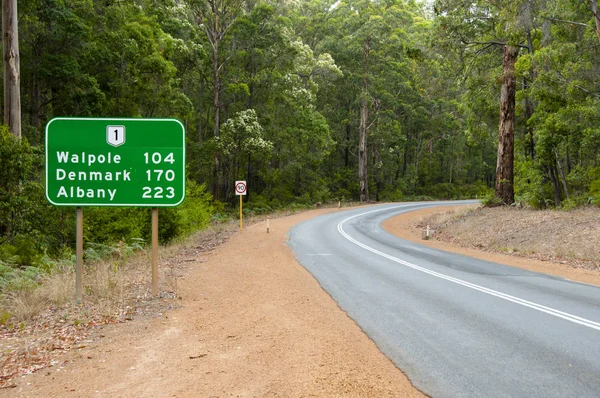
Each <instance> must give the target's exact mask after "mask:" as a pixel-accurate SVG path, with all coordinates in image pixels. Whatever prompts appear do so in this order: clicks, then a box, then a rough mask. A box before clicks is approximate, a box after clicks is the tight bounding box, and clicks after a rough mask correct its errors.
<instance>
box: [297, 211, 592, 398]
mask: <svg viewBox="0 0 600 398" xmlns="http://www.w3.org/2000/svg"><path fill="white" fill-rule="evenodd" d="M467 203H473V202H467V201H462V202H429V203H405V204H391V205H390V204H387V205H380V206H374V207H368V208H360V209H354V210H349V211H339V212H336V213H331V214H327V215H324V216H320V217H317V218H315V219H312V220H310V221H307V222H305V223H302V224H300V225H297V226H296V227H294V228H293V229H292V231H291V232H290V246H291V247H292V249H293V250H294V252H295V254H296V257H297V258H298V261H299V262H300V263H301V264H302V265H303V266H304V267H305V268H306V269H307V270H308V271H309V272H311V273H312V274H313V275H314V276H315V277H316V278H317V280H318V281H319V283H320V284H321V286H323V288H324V289H325V290H326V291H327V292H329V294H330V295H331V296H332V297H333V298H334V299H335V300H336V301H337V302H338V304H339V306H340V307H341V308H342V309H343V310H344V311H346V312H347V313H348V315H349V316H350V317H351V318H353V319H354V320H355V321H356V322H357V323H358V325H359V326H360V327H361V328H362V329H363V330H364V331H365V332H366V333H367V334H368V335H369V336H370V337H371V338H372V339H373V340H374V341H375V343H376V344H377V345H378V347H379V348H380V349H381V350H382V352H383V353H384V354H386V355H387V356H388V357H389V358H390V359H391V360H392V361H393V362H394V363H395V364H396V366H398V368H400V369H401V370H402V371H404V372H405V373H406V374H407V375H408V377H409V378H410V379H411V381H412V383H413V384H414V385H415V386H416V387H417V388H418V389H419V390H421V391H423V392H424V393H426V394H428V395H431V396H433V397H484V396H485V397H599V396H600V288H598V287H594V286H590V285H585V284H581V283H577V282H572V281H568V280H565V279H561V278H557V277H553V276H549V275H545V274H539V273H534V272H530V271H526V270H522V269H519V268H514V267H509V266H506V265H501V264H496V263H491V262H486V261H482V260H478V259H473V258H470V257H465V256H462V255H458V254H453V253H448V252H443V251H440V250H436V249H432V248H429V247H425V246H422V245H419V244H415V243H412V242H408V241H405V240H402V239H399V238H397V237H395V236H393V235H391V234H389V233H387V232H386V231H384V230H383V229H382V228H381V223H382V222H383V221H384V220H385V219H387V218H389V217H392V216H394V215H397V214H400V213H403V212H407V211H411V210H416V209H421V208H425V207H430V206H436V205H448V204H467Z"/></svg>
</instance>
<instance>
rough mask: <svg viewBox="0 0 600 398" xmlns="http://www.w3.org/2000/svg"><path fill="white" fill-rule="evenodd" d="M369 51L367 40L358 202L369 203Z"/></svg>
mask: <svg viewBox="0 0 600 398" xmlns="http://www.w3.org/2000/svg"><path fill="white" fill-rule="evenodd" d="M370 51H371V40H370V39H367V41H366V42H365V46H364V54H363V55H364V59H363V73H364V76H363V93H362V101H361V107H360V127H359V140H358V182H359V189H360V192H359V193H360V201H361V202H368V201H369V179H368V174H367V159H368V157H367V122H368V120H369V103H368V101H367V95H368V92H369V52H370Z"/></svg>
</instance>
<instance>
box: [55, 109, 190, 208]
mask: <svg viewBox="0 0 600 398" xmlns="http://www.w3.org/2000/svg"><path fill="white" fill-rule="evenodd" d="M46 197H47V198H48V201H50V203H52V204H53V205H56V206H150V207H159V206H163V207H164V206H177V205H179V204H180V203H181V202H182V201H183V199H184V197H185V128H184V127H183V124H181V122H180V121H178V120H175V119H96V118H55V119H52V120H50V122H48V124H47V125H46Z"/></svg>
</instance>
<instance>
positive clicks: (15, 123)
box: [2, 0, 21, 139]
mask: <svg viewBox="0 0 600 398" xmlns="http://www.w3.org/2000/svg"><path fill="white" fill-rule="evenodd" d="M2 47H3V52H4V65H3V66H4V123H5V124H7V125H8V128H9V129H10V132H11V133H12V134H13V135H14V136H15V137H17V138H18V139H21V89H20V84H21V83H20V67H19V25H18V19H17V0H2Z"/></svg>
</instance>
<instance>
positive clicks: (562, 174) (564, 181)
mask: <svg viewBox="0 0 600 398" xmlns="http://www.w3.org/2000/svg"><path fill="white" fill-rule="evenodd" d="M554 156H555V158H556V168H557V169H558V175H559V177H560V181H561V182H562V185H563V190H564V192H565V197H566V198H567V199H569V186H568V185H567V177H566V176H565V172H564V170H563V167H562V164H561V163H560V158H559V157H558V151H557V150H556V148H554Z"/></svg>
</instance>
